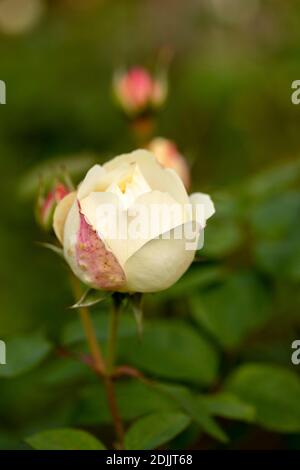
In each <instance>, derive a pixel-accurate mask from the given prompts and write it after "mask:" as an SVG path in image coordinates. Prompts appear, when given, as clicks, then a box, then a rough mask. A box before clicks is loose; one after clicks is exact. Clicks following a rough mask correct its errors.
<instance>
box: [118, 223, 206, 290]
mask: <svg viewBox="0 0 300 470" xmlns="http://www.w3.org/2000/svg"><path fill="white" fill-rule="evenodd" d="M192 225H193V227H192ZM182 229H184V230H186V229H190V230H192V231H194V233H195V234H196V233H198V232H199V226H197V227H196V228H195V224H194V223H192V222H189V223H187V224H184V226H182ZM175 231H176V229H175V230H171V231H170V232H169V233H168V234H166V235H169V236H170V239H155V240H151V241H149V242H148V243H147V244H146V245H144V246H143V247H142V248H141V249H140V250H138V251H137V252H136V253H134V255H132V256H131V257H130V258H129V259H128V261H127V262H126V264H125V269H124V270H125V275H126V279H127V289H128V291H129V292H157V291H160V290H164V289H167V288H168V287H170V286H171V285H172V284H174V283H175V282H176V281H178V279H179V278H180V277H181V276H182V275H183V274H184V272H185V271H186V270H187V269H188V267H189V266H190V264H191V263H192V261H193V259H194V255H195V249H196V245H197V235H195V238H194V240H193V242H192V246H193V248H192V246H191V245H188V243H189V242H188V240H187V238H186V237H182V238H181V239H176V237H175ZM187 247H189V248H192V249H187Z"/></svg>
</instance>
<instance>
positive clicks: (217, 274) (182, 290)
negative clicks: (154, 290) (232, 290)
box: [156, 266, 227, 300]
mask: <svg viewBox="0 0 300 470" xmlns="http://www.w3.org/2000/svg"><path fill="white" fill-rule="evenodd" d="M226 274H227V271H226V269H224V268H223V267H219V266H213V267H212V266H201V267H200V266H197V267H196V266H195V267H194V268H191V269H190V270H189V272H188V273H187V274H185V275H184V276H183V277H182V278H181V279H180V281H178V282H177V283H176V284H175V285H174V286H173V287H171V288H170V289H167V290H165V291H163V292H160V293H158V294H157V295H156V297H157V299H158V300H168V299H177V298H180V297H182V296H186V295H188V294H189V293H190V292H191V291H193V290H194V291H195V290H198V289H201V288H204V287H207V286H210V285H212V284H214V283H216V282H219V281H221V280H223V279H224V278H225V277H226Z"/></svg>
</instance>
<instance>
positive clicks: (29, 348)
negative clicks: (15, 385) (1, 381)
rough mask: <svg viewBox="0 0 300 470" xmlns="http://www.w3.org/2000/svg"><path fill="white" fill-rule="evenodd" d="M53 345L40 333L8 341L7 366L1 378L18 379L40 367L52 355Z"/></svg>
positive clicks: (2, 367) (2, 366)
mask: <svg viewBox="0 0 300 470" xmlns="http://www.w3.org/2000/svg"><path fill="white" fill-rule="evenodd" d="M51 349H52V345H51V344H50V342H49V341H48V340H47V339H46V338H45V337H44V336H43V334H42V333H40V332H35V333H33V334H31V335H26V336H21V337H16V338H12V339H10V340H8V341H6V360H7V364H6V365H1V367H0V377H9V378H11V377H16V376H19V375H21V374H25V373H26V372H29V371H30V370H31V369H33V368H34V367H36V366H38V365H39V364H40V363H41V362H42V361H43V360H44V359H45V358H46V357H47V356H48V354H49V353H50V351H51Z"/></svg>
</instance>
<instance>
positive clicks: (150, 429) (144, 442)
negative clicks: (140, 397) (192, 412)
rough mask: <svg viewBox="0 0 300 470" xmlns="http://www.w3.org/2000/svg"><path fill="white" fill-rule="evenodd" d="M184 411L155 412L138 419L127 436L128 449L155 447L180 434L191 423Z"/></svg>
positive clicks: (126, 444) (126, 445)
mask: <svg viewBox="0 0 300 470" xmlns="http://www.w3.org/2000/svg"><path fill="white" fill-rule="evenodd" d="M190 421H191V420H190V418H189V417H188V416H186V415H185V414H183V413H174V412H172V413H171V412H167V411H165V412H161V413H153V414H151V415H148V416H145V417H143V418H141V419H139V420H138V421H136V422H135V423H134V424H133V425H132V426H131V428H130V429H129V431H128V432H127V434H126V436H125V447H126V449H127V450H144V449H145V450H149V449H155V448H157V447H159V446H161V445H163V444H166V442H168V441H170V440H171V439H173V438H174V437H175V436H177V435H178V434H180V433H181V432H182V431H183V430H184V429H186V428H187V426H188V425H189V424H190Z"/></svg>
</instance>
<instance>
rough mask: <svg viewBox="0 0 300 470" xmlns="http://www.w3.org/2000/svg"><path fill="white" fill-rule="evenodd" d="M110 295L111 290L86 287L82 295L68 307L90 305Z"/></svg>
mask: <svg viewBox="0 0 300 470" xmlns="http://www.w3.org/2000/svg"><path fill="white" fill-rule="evenodd" d="M111 296H112V292H108V291H102V290H97V289H87V290H86V291H85V293H84V294H83V295H82V297H81V298H80V299H79V300H78V302H76V304H74V305H72V306H71V307H70V308H82V307H92V306H93V305H96V304H98V303H99V302H102V301H103V300H106V299H108V298H109V297H111Z"/></svg>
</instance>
